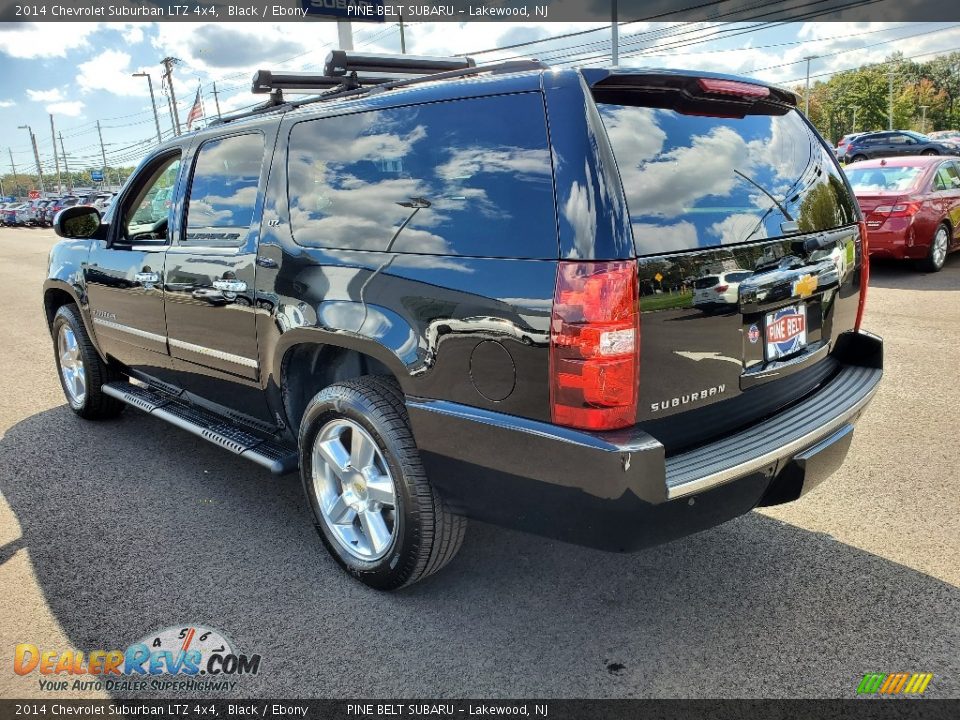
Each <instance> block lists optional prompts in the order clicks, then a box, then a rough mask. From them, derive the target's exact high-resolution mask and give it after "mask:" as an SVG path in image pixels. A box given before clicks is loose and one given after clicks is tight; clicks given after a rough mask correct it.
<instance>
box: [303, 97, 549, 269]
mask: <svg viewBox="0 0 960 720" xmlns="http://www.w3.org/2000/svg"><path fill="white" fill-rule="evenodd" d="M287 169H288V183H289V184H288V193H289V203H290V227H291V231H292V233H293V237H294V240H295V241H296V242H297V243H298V244H300V245H305V246H312V247H328V248H337V249H343V250H372V251H388V250H389V251H391V252H400V253H420V254H429V255H465V256H474V257H511V258H555V257H556V256H557V226H556V211H555V204H554V195H553V173H552V165H551V160H550V153H549V150H548V145H547V131H546V121H545V118H544V110H543V101H542V98H541V96H540V95H539V93H527V94H517V95H502V96H496V97H485V98H474V99H468V100H456V101H449V102H439V103H431V104H425V105H416V106H409V107H400V108H390V109H386V110H374V111H368V112H361V113H354V114H351V115H342V116H337V117H330V118H321V119H318V120H310V121H305V122H301V123H298V124H296V125H294V127H293V129H292V130H291V133H290V142H289V156H288V166H287Z"/></svg>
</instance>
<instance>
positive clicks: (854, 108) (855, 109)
mask: <svg viewBox="0 0 960 720" xmlns="http://www.w3.org/2000/svg"><path fill="white" fill-rule="evenodd" d="M856 131H857V106H856V105H854V106H853V128H852V129H851V130H850V132H856Z"/></svg>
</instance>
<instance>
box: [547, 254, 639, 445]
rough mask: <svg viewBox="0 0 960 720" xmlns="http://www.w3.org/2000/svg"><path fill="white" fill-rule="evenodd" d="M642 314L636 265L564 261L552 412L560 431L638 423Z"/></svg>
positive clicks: (556, 314) (556, 312) (553, 340)
mask: <svg viewBox="0 0 960 720" xmlns="http://www.w3.org/2000/svg"><path fill="white" fill-rule="evenodd" d="M639 352H640V311H639V299H638V289H637V267H636V263H635V262H634V261H626V262H619V261H617V262H576V261H561V262H560V263H559V265H558V266H557V289H556V292H555V294H554V298H553V316H552V318H551V325H550V405H551V414H552V417H553V421H554V422H555V423H557V424H558V425H567V426H569V427H577V428H584V429H587V430H612V429H614V428H621V427H626V426H628V425H633V424H634V423H635V422H636V416H637V394H638V383H639V367H640V354H639Z"/></svg>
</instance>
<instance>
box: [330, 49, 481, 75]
mask: <svg viewBox="0 0 960 720" xmlns="http://www.w3.org/2000/svg"><path fill="white" fill-rule="evenodd" d="M476 64H477V63H476V62H475V61H474V59H473V58H470V57H428V56H423V55H385V54H382V53H357V52H353V51H352V50H351V51H347V50H334V51H332V52H331V53H330V54H329V55H327V61H326V63H325V64H324V66H323V72H324V74H325V75H346V74H348V73H351V72H374V73H402V74H406V75H431V74H433V73H441V72H446V71H448V70H463V69H465V68H471V67H475V66H476Z"/></svg>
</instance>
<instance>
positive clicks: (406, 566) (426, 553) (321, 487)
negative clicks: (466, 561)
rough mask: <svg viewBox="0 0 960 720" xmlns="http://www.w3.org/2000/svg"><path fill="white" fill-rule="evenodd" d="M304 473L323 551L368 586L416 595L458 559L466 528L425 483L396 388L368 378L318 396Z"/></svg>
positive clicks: (304, 438)
mask: <svg viewBox="0 0 960 720" xmlns="http://www.w3.org/2000/svg"><path fill="white" fill-rule="evenodd" d="M300 468H301V477H302V479H303V485H304V490H305V491H306V494H307V499H308V500H309V502H310V507H311V508H312V510H313V513H314V516H315V517H316V521H317V523H316V524H317V529H318V531H319V532H320V537H321V538H322V539H323V543H324V545H325V546H326V548H327V550H328V551H329V552H330V554H331V555H332V556H333V557H334V559H335V560H336V561H337V562H338V563H339V564H340V566H341V567H342V568H343V569H344V570H346V571H347V572H348V573H350V575H352V576H353V577H355V578H356V579H358V580H360V581H361V582H363V583H365V584H366V585H369V586H370V587H373V588H376V589H378V590H394V589H397V588H400V587H403V586H405V585H411V584H413V583H415V582H417V581H418V580H421V579H423V578H425V577H427V576H428V575H431V574H432V573H434V572H436V571H437V570H439V569H440V568H442V567H443V566H444V565H446V564H447V563H448V562H449V561H450V560H452V559H453V556H454V555H456V553H457V550H459V549H460V545H461V543H462V542H463V537H464V532H465V530H466V524H467V521H466V518H464V517H461V516H459V515H454V514H453V513H451V512H450V511H449V509H448V508H447V507H446V505H445V504H444V502H443V499H442V498H441V497H440V496H439V495H438V494H437V492H436V490H434V488H433V487H432V486H431V485H430V483H429V481H428V480H427V478H426V474H425V473H424V470H423V465H422V464H421V462H420V454H419V452H418V450H417V446H416V443H415V442H414V439H413V434H412V433H411V431H410V426H409V423H408V419H407V411H406V407H405V405H404V402H403V395H402V394H401V392H400V389H399V387H398V386H397V384H396V383H395V382H394V381H393V380H391V379H389V378H383V377H378V376H365V377H361V378H357V379H356V380H350V381H347V382H343V383H338V384H336V385H331V386H330V387H328V388H325V389H324V390H322V391H321V392H320V393H319V394H317V396H316V397H314V399H313V400H312V401H311V402H310V404H309V405H308V407H307V410H306V412H305V414H304V419H303V423H302V424H301V428H300Z"/></svg>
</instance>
